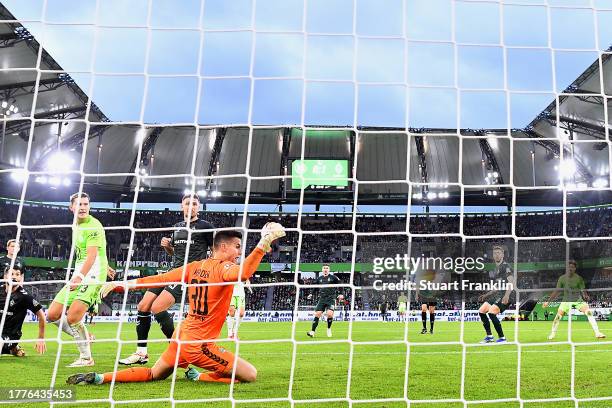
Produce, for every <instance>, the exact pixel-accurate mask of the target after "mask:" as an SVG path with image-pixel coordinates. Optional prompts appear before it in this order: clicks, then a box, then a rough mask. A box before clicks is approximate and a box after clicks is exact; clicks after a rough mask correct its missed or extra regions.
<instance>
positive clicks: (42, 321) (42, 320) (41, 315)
mask: <svg viewBox="0 0 612 408" xmlns="http://www.w3.org/2000/svg"><path fill="white" fill-rule="evenodd" d="M36 317H38V341H37V342H36V345H34V348H35V349H36V351H37V352H38V353H40V354H43V353H44V352H46V351H47V345H46V344H45V325H46V320H47V316H45V312H43V311H42V309H39V310H38V312H36Z"/></svg>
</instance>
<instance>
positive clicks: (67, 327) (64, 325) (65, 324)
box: [51, 318, 72, 337]
mask: <svg viewBox="0 0 612 408" xmlns="http://www.w3.org/2000/svg"><path fill="white" fill-rule="evenodd" d="M51 323H52V324H54V325H56V326H57V327H58V328H59V329H60V330H61V331H63V332H64V333H66V334H67V335H69V336H70V337H72V329H71V328H70V325H69V324H68V322H67V321H66V319H63V318H60V319H59V320H56V321H54V322H51Z"/></svg>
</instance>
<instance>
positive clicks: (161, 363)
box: [66, 222, 285, 384]
mask: <svg viewBox="0 0 612 408" xmlns="http://www.w3.org/2000/svg"><path fill="white" fill-rule="evenodd" d="M284 236H285V230H284V228H283V227H282V225H280V224H278V223H273V222H271V223H268V224H266V225H265V226H264V227H263V229H262V231H261V240H260V241H259V243H258V244H257V247H256V248H255V249H254V250H253V252H251V254H250V255H249V256H248V257H247V258H246V259H245V261H244V264H243V268H242V273H241V270H240V269H241V267H240V265H237V264H236V263H234V261H235V260H236V259H237V258H238V257H239V256H240V255H241V253H242V234H241V233H240V232H238V231H219V232H217V233H216V235H215V238H214V242H213V252H212V256H211V257H210V258H208V259H205V260H202V261H195V262H191V263H189V264H187V265H186V266H185V271H183V268H176V269H173V270H171V271H169V272H167V273H164V274H161V275H155V276H149V277H146V278H140V279H136V280H130V281H127V282H111V283H108V284H106V285H105V286H104V289H103V293H102V296H106V295H107V294H108V293H110V292H111V291H117V292H121V291H123V290H129V289H141V288H150V287H162V286H166V285H168V283H176V282H183V283H186V284H188V296H189V314H188V316H187V318H186V319H185V321H184V322H183V323H182V324H181V325H180V326H179V328H178V329H177V330H175V331H174V334H173V336H172V338H173V340H172V341H171V342H170V344H169V345H168V348H167V349H166V351H165V352H164V353H163V354H162V355H161V356H160V358H159V359H158V360H157V362H156V363H155V365H154V366H153V367H152V368H147V367H137V368H128V369H126V370H121V371H116V372H109V373H104V374H98V373H93V372H92V373H86V374H83V373H80V374H75V375H71V376H70V377H68V379H67V380H66V382H67V383H68V384H104V383H109V382H111V381H112V380H113V378H115V382H145V381H156V380H163V379H165V378H168V377H169V376H170V375H171V374H172V373H173V372H174V370H175V368H176V367H177V366H178V367H181V368H188V367H189V365H194V366H196V367H200V368H203V369H205V370H206V371H207V372H204V373H199V372H198V371H197V370H195V369H193V368H190V369H189V370H188V371H187V372H186V376H187V378H188V379H190V380H193V381H213V382H223V383H229V382H231V376H232V371H235V379H236V380H237V381H242V382H252V381H255V379H256V378H257V369H256V368H255V367H254V366H253V365H252V364H251V363H249V362H248V361H246V360H244V359H242V358H236V357H235V356H234V354H233V353H232V352H230V351H228V350H225V349H224V348H222V347H219V346H217V345H216V343H215V342H214V339H216V338H217V337H218V336H219V333H220V332H221V329H222V327H223V323H224V322H225V317H226V316H227V312H228V309H229V305H230V302H231V298H232V293H233V291H234V284H235V283H236V282H238V281H239V280H241V281H246V280H247V279H249V278H250V277H251V276H252V275H253V274H254V273H255V271H256V270H257V267H258V266H259V263H260V262H261V260H262V258H263V256H264V255H265V254H266V252H269V251H270V250H271V244H272V242H274V241H275V240H277V239H278V238H281V237H284ZM223 282H228V284H223Z"/></svg>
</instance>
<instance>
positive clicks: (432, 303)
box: [420, 298, 438, 307]
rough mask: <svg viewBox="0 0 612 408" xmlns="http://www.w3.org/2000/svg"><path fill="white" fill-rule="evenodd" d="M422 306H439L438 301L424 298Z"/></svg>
mask: <svg viewBox="0 0 612 408" xmlns="http://www.w3.org/2000/svg"><path fill="white" fill-rule="evenodd" d="M420 303H421V305H427V306H430V307H431V306H434V307H435V306H438V300H437V299H435V298H423V299H421V302H420Z"/></svg>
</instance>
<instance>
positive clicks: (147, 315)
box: [136, 311, 151, 354]
mask: <svg viewBox="0 0 612 408" xmlns="http://www.w3.org/2000/svg"><path fill="white" fill-rule="evenodd" d="M149 330H151V312H140V311H139V312H138V317H137V318H136V336H138V344H137V345H138V348H139V349H140V350H139V351H141V350H144V353H145V354H146V353H147V339H148V338H149Z"/></svg>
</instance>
